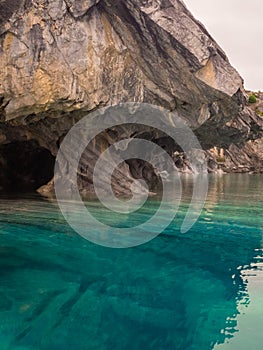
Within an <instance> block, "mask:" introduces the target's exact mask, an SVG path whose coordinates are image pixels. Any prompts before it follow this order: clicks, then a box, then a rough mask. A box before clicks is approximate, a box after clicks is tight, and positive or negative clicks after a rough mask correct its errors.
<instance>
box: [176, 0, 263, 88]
mask: <svg viewBox="0 0 263 350" xmlns="http://www.w3.org/2000/svg"><path fill="white" fill-rule="evenodd" d="M183 1H184V3H185V4H186V6H187V8H188V10H190V11H191V12H192V14H193V15H194V16H195V18H196V19H198V20H199V21H200V22H201V23H202V24H203V25H204V26H205V27H206V29H207V30H208V32H209V33H210V34H211V35H212V37H213V38H214V39H215V41H216V42H217V43H218V44H219V46H220V47H221V48H222V49H223V50H224V51H225V53H226V54H227V57H228V59H229V60H230V62H231V64H232V66H233V67H235V68H236V69H237V71H238V72H239V74H240V75H241V76H242V78H243V79H244V85H245V88H246V89H248V90H253V91H258V90H261V91H263V0H249V1H248V0H183Z"/></svg>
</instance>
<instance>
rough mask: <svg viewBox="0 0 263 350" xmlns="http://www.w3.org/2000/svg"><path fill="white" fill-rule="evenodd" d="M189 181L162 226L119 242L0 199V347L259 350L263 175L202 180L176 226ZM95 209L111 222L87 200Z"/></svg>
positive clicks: (54, 214)
mask: <svg viewBox="0 0 263 350" xmlns="http://www.w3.org/2000/svg"><path fill="white" fill-rule="evenodd" d="M191 183H192V181H191V178H190V177H188V178H185V179H184V197H183V202H182V205H181V207H180V211H179V213H178V215H177V217H176V218H175V220H174V222H173V223H172V224H171V225H170V226H169V227H168V228H167V229H166V231H165V232H164V233H163V234H162V235H160V236H158V237H157V238H156V239H154V240H153V241H151V242H149V243H147V244H145V245H142V246H139V247H135V248H130V249H124V250H116V249H109V248H104V247H100V246H95V245H93V244H91V243H89V242H88V241H86V240H84V239H83V238H81V237H79V236H78V235H77V234H75V233H74V232H73V231H72V230H71V229H70V228H69V227H68V226H67V225H66V224H65V222H64V220H63V217H62V216H61V215H60V213H59V211H58V210H57V206H56V204H55V203H54V202H51V201H46V200H44V199H41V198H37V197H31V198H27V199H15V198H13V199H8V200H7V199H4V198H3V199H2V200H1V204H0V232H1V233H0V270H1V271H0V344H1V346H0V348H1V350H2V349H3V350H5V349H11V350H16V349H20V350H22V349H24V350H25V349H37V350H38V349H40V350H42V349H43V350H46V349H49V350H58V349H59V350H60V349H65V350H67V349H74V350H82V349H83V350H84V349H85V350H87V349H96V350H103V349H105V350H106V349H117V350H123V349H127V350H133V349H134V350H135V349H136V350H138V349H139V350H140V349H156V350H157V349H158V350H161V349H165V350H170V349H171V350H172V349H173V350H174V349H176V350H209V349H220V350H223V349H231V350H235V349H238V350H242V349H246V350H247V349H249V348H251V349H252V348H253V350H261V348H262V346H261V343H262V340H263V339H262V335H261V334H262V332H261V330H260V325H261V324H262V314H263V309H262V307H263V297H262V295H263V283H262V282H261V281H262V277H263V276H262V274H263V270H262V261H263V260H262V256H263V254H262V229H261V226H262V219H261V216H262V186H263V176H260V175H225V176H222V177H211V178H210V186H209V194H208V200H207V203H206V204H205V206H204V209H203V212H202V215H201V217H200V218H199V221H198V222H197V223H196V225H195V226H194V227H193V229H192V230H191V231H190V232H189V233H187V234H181V233H180V223H181V222H182V220H183V218H184V215H185V213H186V210H187V203H188V201H189V198H190V194H191V186H192V185H191ZM147 205H148V210H149V212H151V211H152V208H154V207H155V206H158V201H157V200H154V199H153V200H151V201H150V202H149V203H148V204H147ZM145 211H147V207H146V208H144V212H143V214H142V213H138V215H145ZM93 214H94V215H97V216H104V218H105V220H113V219H115V218H112V214H109V213H107V212H106V211H104V212H103V211H102V209H101V208H100V206H99V205H98V204H97V203H96V202H94V205H93ZM107 215H111V217H110V218H109V217H107ZM116 220H118V219H116ZM126 220H127V218H126ZM131 220H132V221H135V220H136V218H135V217H134V216H131V217H130V221H131ZM137 220H139V219H138V218H137ZM130 224H132V223H131V222H130ZM90 229H91V230H92V228H90Z"/></svg>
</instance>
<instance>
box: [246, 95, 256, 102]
mask: <svg viewBox="0 0 263 350" xmlns="http://www.w3.org/2000/svg"><path fill="white" fill-rule="evenodd" d="M248 102H249V103H256V102H257V98H256V96H255V95H254V94H252V95H250V96H249V98H248Z"/></svg>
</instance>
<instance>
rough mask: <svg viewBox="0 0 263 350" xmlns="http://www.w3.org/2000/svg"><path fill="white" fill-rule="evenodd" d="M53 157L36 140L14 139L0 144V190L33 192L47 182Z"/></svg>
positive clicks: (52, 166) (53, 160)
mask: <svg viewBox="0 0 263 350" xmlns="http://www.w3.org/2000/svg"><path fill="white" fill-rule="evenodd" d="M54 164H55V158H54V156H52V154H51V153H50V151H49V150H47V149H46V148H43V147H41V146H40V145H39V144H38V142H37V141H35V140H30V141H16V142H12V143H9V144H6V145H2V146H0V191H1V192H7V193H10V192H33V191H36V190H37V189H38V188H39V187H41V186H42V185H45V184H46V183H48V182H49V181H50V180H51V179H52V177H53V173H54Z"/></svg>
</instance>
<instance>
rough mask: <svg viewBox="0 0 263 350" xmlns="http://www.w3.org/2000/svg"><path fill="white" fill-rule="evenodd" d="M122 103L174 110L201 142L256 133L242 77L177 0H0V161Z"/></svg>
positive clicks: (50, 145)
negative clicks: (9, 151) (14, 146)
mask: <svg viewBox="0 0 263 350" xmlns="http://www.w3.org/2000/svg"><path fill="white" fill-rule="evenodd" d="M126 101H136V102H147V103H151V104H155V105H159V106H163V107H165V108H167V109H169V110H175V111H176V112H177V113H178V114H179V116H180V117H182V118H183V119H185V120H186V122H187V123H188V124H189V125H190V126H191V128H192V129H194V130H195V131H196V133H197V135H198V137H199V140H200V142H201V144H202V145H203V147H205V148H207V149H208V148H211V147H213V146H215V145H218V146H222V147H226V148H227V147H228V146H229V145H230V144H231V143H232V142H233V140H234V141H235V142H236V143H237V144H239V143H241V142H242V141H245V140H248V139H250V138H251V132H253V133H255V129H256V130H261V129H260V128H261V126H260V127H259V126H258V125H259V124H260V121H259V120H258V119H257V118H256V116H255V113H250V112H248V111H246V109H244V104H245V101H246V98H245V95H244V91H243V82H242V79H241V77H240V76H239V74H238V73H237V72H236V70H235V69H234V68H233V67H232V66H231V65H230V63H229V61H228V59H227V57H226V55H225V53H224V52H223V51H222V49H221V48H220V47H219V46H218V44H217V43H216V42H215V41H214V40H213V38H212V37H211V36H210V35H209V33H208V32H207V31H206V29H205V28H204V27H203V26H202V25H201V24H200V22H198V21H197V20H196V19H194V17H193V16H192V15H191V13H190V12H189V11H188V10H187V9H186V7H185V5H184V4H183V2H182V1H180V0H118V1H117V0H111V1H108V0H19V1H17V0H12V1H11V0H0V154H1V155H2V158H4V156H3V153H5V152H4V147H5V145H8V144H9V143H12V142H33V141H34V142H33V143H34V145H36V144H38V145H39V148H41V149H43V148H44V149H46V150H47V151H48V152H50V154H51V155H52V156H53V157H54V156H56V153H57V151H58V146H59V144H60V142H61V140H62V139H63V137H64V135H65V134H66V133H67V131H68V130H69V129H70V128H71V127H72V126H73V125H74V124H75V123H76V121H77V120H79V119H80V118H81V117H82V116H83V115H86V114H87V113H89V112H90V111H92V110H94V109H97V108H100V107H102V106H108V105H112V104H117V103H120V102H126ZM138 133H141V130H139V131H138ZM257 133H258V135H257V136H258V137H260V131H257ZM126 134H127V135H128V136H130V135H131V131H129V130H126ZM133 135H134V133H133ZM253 137H254V136H253ZM254 138H255V137H254ZM152 139H155V141H156V135H152ZM34 147H35V146H34ZM175 150H176V147H175V148H173V149H170V151H171V152H172V151H175ZM1 152H2V153H1ZM5 162H8V160H5ZM131 167H132V169H130V170H129V168H131ZM136 167H138V164H136V165H134V169H133V166H131V165H129V166H125V167H124V168H125V171H124V174H125V176H127V177H129V176H131V173H133V174H134V173H136V171H135V169H136ZM127 169H128V170H127ZM2 173H3V170H2ZM147 174H148V175H147V176H148V177H149V171H148V172H147ZM6 176H7V175H6V174H2V175H1V178H5V177H6ZM31 180H32V179H31ZM31 180H30V181H31ZM89 180H90V179H89ZM5 181H6V179H5ZM3 182H4V180H3ZM83 186H84V185H83ZM2 187H3V186H2ZM84 187H85V186H84Z"/></svg>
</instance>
